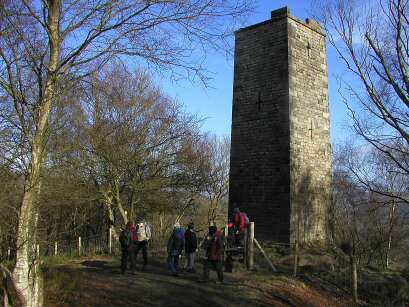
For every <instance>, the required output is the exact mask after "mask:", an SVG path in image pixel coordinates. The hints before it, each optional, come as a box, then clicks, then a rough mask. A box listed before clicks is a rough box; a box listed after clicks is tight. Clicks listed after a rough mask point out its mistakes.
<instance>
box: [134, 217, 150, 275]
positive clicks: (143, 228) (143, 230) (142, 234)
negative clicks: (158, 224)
mask: <svg viewBox="0 0 409 307" xmlns="http://www.w3.org/2000/svg"><path fill="white" fill-rule="evenodd" d="M136 228H137V230H136V231H137V234H138V242H137V244H136V249H135V260H136V259H137V258H138V254H139V251H140V250H142V256H143V266H142V271H143V270H145V268H146V266H147V265H148V242H149V240H150V238H151V228H150V226H149V224H148V223H146V222H145V221H141V222H139V223H138V224H137V225H136Z"/></svg>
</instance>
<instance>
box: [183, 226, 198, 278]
mask: <svg viewBox="0 0 409 307" xmlns="http://www.w3.org/2000/svg"><path fill="white" fill-rule="evenodd" d="M196 250H197V236H196V232H195V230H194V224H193V223H189V225H188V226H187V230H186V232H185V253H186V259H187V266H186V271H187V272H189V273H194V272H195V268H194V264H195V254H196Z"/></svg>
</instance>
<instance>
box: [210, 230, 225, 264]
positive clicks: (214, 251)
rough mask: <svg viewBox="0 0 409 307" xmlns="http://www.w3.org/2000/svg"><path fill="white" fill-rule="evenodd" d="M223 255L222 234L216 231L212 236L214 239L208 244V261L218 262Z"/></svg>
mask: <svg viewBox="0 0 409 307" xmlns="http://www.w3.org/2000/svg"><path fill="white" fill-rule="evenodd" d="M222 254H223V239H222V233H221V232H220V231H219V230H218V231H216V233H215V234H214V239H213V240H212V241H211V244H210V255H209V258H210V260H213V261H219V260H220V259H221V256H222Z"/></svg>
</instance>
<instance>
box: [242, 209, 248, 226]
mask: <svg viewBox="0 0 409 307" xmlns="http://www.w3.org/2000/svg"><path fill="white" fill-rule="evenodd" d="M242 214H243V216H244V219H245V220H246V225H250V219H249V217H248V216H247V214H246V213H244V212H242Z"/></svg>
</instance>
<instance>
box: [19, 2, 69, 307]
mask: <svg viewBox="0 0 409 307" xmlns="http://www.w3.org/2000/svg"><path fill="white" fill-rule="evenodd" d="M60 7H61V2H60V1H59V0H56V1H48V20H47V22H48V27H49V50H50V58H49V63H48V67H47V68H48V75H47V80H46V83H45V88H44V95H43V96H42V99H41V100H40V101H39V104H38V107H37V109H36V112H37V113H36V118H35V131H34V135H33V137H32V138H31V139H30V145H31V164H30V168H29V171H28V175H27V179H26V182H25V187H24V194H23V200H22V204H21V209H20V216H19V221H18V233H17V253H16V266H15V268H14V271H13V279H14V281H15V286H16V290H17V291H18V293H19V294H20V296H21V297H22V299H23V306H27V307H38V306H42V302H41V297H42V291H41V290H42V289H41V277H40V271H39V263H38V261H37V259H36V252H35V246H36V242H35V234H36V230H37V221H38V213H37V212H38V210H37V204H36V202H37V198H38V194H39V190H40V184H41V168H42V164H43V161H44V157H45V152H46V150H45V143H46V130H47V126H48V119H49V116H50V113H51V110H52V107H53V102H54V97H55V89H56V83H57V72H56V70H57V67H58V62H59V55H60V46H61V45H60V39H59V19H60V16H59V14H60ZM40 97H41V95H40ZM27 137H29V136H27Z"/></svg>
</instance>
